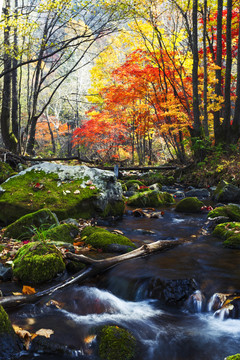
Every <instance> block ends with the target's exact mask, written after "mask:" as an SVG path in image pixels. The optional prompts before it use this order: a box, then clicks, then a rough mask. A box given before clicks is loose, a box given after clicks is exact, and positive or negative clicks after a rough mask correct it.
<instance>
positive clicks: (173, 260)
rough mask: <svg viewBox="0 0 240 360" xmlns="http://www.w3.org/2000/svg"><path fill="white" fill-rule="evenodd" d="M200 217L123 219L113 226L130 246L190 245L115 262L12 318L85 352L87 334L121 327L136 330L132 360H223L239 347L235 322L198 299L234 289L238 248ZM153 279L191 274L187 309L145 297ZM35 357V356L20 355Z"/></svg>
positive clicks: (238, 270) (168, 212)
mask: <svg viewBox="0 0 240 360" xmlns="http://www.w3.org/2000/svg"><path fill="white" fill-rule="evenodd" d="M205 222H206V214H200V215H179V214H176V213H175V212H174V211H173V210H172V209H166V210H165V213H164V216H163V217H161V218H160V219H144V218H133V217H131V216H126V217H124V218H123V219H122V220H121V221H120V222H119V223H118V224H116V223H115V224H114V226H113V227H112V228H118V229H119V230H121V231H123V232H124V234H125V235H126V236H128V237H129V238H131V239H132V240H134V241H136V243H141V242H144V241H149V240H150V241H155V240H159V239H164V240H165V239H188V240H191V243H190V244H186V245H183V246H179V247H177V248H174V249H172V250H170V251H168V252H164V253H158V254H154V255H152V256H150V257H145V258H141V259H135V260H131V261H128V262H125V263H121V264H119V265H118V266H116V267H114V268H112V269H110V270H109V271H108V272H106V273H105V274H104V275H103V276H102V277H101V278H100V279H99V280H98V283H97V284H96V286H97V287H90V286H87V285H86V284H85V286H74V287H70V288H67V289H64V290H63V291H60V292H58V293H56V294H54V296H52V297H51V299H54V300H56V301H58V302H59V304H60V305H61V306H60V309H58V308H56V307H49V306H46V303H47V302H48V301H49V299H50V298H47V299H43V300H41V302H39V303H38V304H36V305H26V306H24V307H22V308H20V309H17V311H15V312H13V313H12V314H11V318H12V321H13V322H14V323H16V324H18V325H19V326H22V327H24V328H26V329H27V330H29V331H31V332H35V331H36V330H38V329H40V328H51V329H53V330H54V335H52V336H51V339H52V341H55V342H58V343H59V342H60V343H61V344H66V345H68V346H71V347H72V348H74V349H79V350H81V351H82V352H83V353H84V354H85V355H86V356H87V357H89V355H88V354H89V348H87V346H86V342H85V339H86V337H88V336H89V335H96V334H97V332H98V330H99V328H100V327H101V326H102V325H105V324H114V325H118V326H123V327H124V328H127V329H129V330H130V331H131V332H132V333H133V334H134V336H135V337H136V338H137V340H138V354H137V359H138V360H206V359H208V360H223V359H224V357H225V356H227V355H230V354H234V353H237V352H239V349H240V320H233V319H228V320H225V321H221V319H220V318H217V317H214V316H213V312H208V310H207V304H206V305H203V302H204V301H205V300H204V299H206V301H209V300H210V298H211V296H212V295H213V294H214V293H216V292H222V293H226V292H233V291H239V278H240V267H239V265H238V261H239V255H240V252H239V251H236V250H231V249H224V248H223V247H222V244H221V243H220V242H219V240H217V239H214V238H213V237H211V235H210V234H209V232H208V231H207V229H205V230H204V231H203V228H204V224H205ZM138 229H141V231H136V230H138ZM142 230H151V231H152V232H154V234H150V233H149V234H146V232H144V231H142ZM154 277H161V278H164V279H195V280H196V281H197V284H198V286H199V289H198V291H197V292H196V293H195V294H193V296H192V300H191V301H192V302H190V303H189V304H191V305H190V307H191V309H189V307H187V306H186V307H181V308H178V309H176V308H173V307H168V306H166V305H164V304H162V303H161V302H160V301H158V300H150V299H149V298H148V296H147V294H148V292H147V286H148V283H149V281H150V280H151V279H152V278H154ZM189 310H191V311H189ZM93 348H94V347H93ZM35 355H36V354H35ZM92 355H94V353H92ZM44 356H45V357H44ZM33 358H36V359H38V357H34V355H31V356H29V355H23V356H22V357H21V359H26V360H30V359H31V360H32V359H33ZM43 359H46V360H57V359H58V360H61V359H64V360H66V357H65V358H61V357H60V356H57V357H56V356H55V357H54V356H52V357H51V356H50V355H49V354H48V355H41V356H40V357H39V360H43ZM68 359H69V358H68ZM96 359H98V358H97V357H96Z"/></svg>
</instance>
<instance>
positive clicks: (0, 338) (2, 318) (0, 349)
mask: <svg viewBox="0 0 240 360" xmlns="http://www.w3.org/2000/svg"><path fill="white" fill-rule="evenodd" d="M21 350H23V345H22V342H21V340H20V339H19V337H18V336H17V335H16V334H15V332H14V330H13V328H12V324H11V322H10V320H9V317H8V315H7V313H6V312H5V310H4V309H3V307H2V306H0V360H10V359H16V356H17V357H19V353H20V351H21Z"/></svg>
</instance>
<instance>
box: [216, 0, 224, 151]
mask: <svg viewBox="0 0 240 360" xmlns="http://www.w3.org/2000/svg"><path fill="white" fill-rule="evenodd" d="M222 12H223V0H218V13H217V55H216V65H217V66H218V67H219V69H217V70H216V79H217V84H216V86H215V93H216V95H217V97H220V96H221V95H222ZM220 116H221V112H220V110H218V111H216V112H215V113H214V136H215V144H216V145H217V144H218V143H220V142H221V140H222V134H221V125H220Z"/></svg>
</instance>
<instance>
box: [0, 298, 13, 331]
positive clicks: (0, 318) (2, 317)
mask: <svg viewBox="0 0 240 360" xmlns="http://www.w3.org/2000/svg"><path fill="white" fill-rule="evenodd" d="M12 332H13V328H12V324H11V321H10V320H9V317H8V314H7V313H6V311H5V310H4V309H3V307H2V306H1V305H0V336H1V335H2V334H10V333H12Z"/></svg>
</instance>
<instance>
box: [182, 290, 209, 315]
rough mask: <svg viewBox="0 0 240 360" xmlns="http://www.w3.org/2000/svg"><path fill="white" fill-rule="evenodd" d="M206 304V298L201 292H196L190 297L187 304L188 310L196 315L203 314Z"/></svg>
mask: <svg viewBox="0 0 240 360" xmlns="http://www.w3.org/2000/svg"><path fill="white" fill-rule="evenodd" d="M204 304H205V296H204V295H203V294H202V293H201V291H200V290H196V291H195V292H194V293H193V294H192V295H190V296H189V298H188V300H187V302H186V305H187V309H188V310H189V311H190V312H194V313H195V312H197V313H200V312H202V311H203V307H204Z"/></svg>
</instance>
